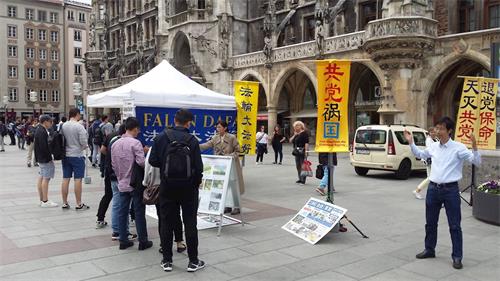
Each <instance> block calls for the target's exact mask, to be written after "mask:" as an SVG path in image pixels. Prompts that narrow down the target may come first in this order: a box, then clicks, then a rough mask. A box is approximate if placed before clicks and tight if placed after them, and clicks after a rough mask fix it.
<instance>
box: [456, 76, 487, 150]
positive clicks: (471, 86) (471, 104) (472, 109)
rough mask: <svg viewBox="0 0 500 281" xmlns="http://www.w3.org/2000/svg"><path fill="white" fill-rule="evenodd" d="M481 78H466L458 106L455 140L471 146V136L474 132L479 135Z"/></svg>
mask: <svg viewBox="0 0 500 281" xmlns="http://www.w3.org/2000/svg"><path fill="white" fill-rule="evenodd" d="M480 80H481V78H479V77H477V78H475V77H466V78H464V85H463V88H462V96H461V97H460V105H459V108H458V115H457V126H456V130H455V141H458V142H461V143H463V144H465V145H466V146H467V147H469V148H471V146H472V142H471V140H470V137H471V135H472V134H474V135H475V136H477V131H478V125H479V123H478V122H477V121H478V118H479V99H480V86H479V84H480ZM476 139H477V138H476Z"/></svg>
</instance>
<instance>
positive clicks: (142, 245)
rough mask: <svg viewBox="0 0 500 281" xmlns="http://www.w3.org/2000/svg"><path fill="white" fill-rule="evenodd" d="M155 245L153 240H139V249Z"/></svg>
mask: <svg viewBox="0 0 500 281" xmlns="http://www.w3.org/2000/svg"><path fill="white" fill-rule="evenodd" d="M151 247H153V241H146V242H139V251H143V250H146V249H149V248H151Z"/></svg>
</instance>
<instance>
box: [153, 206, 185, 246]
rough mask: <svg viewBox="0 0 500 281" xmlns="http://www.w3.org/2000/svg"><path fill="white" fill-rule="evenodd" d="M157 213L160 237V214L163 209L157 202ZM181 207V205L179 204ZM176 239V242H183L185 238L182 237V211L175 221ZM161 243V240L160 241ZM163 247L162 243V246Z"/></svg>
mask: <svg viewBox="0 0 500 281" xmlns="http://www.w3.org/2000/svg"><path fill="white" fill-rule="evenodd" d="M155 206H156V215H157V216H158V234H160V237H161V216H160V213H161V212H160V209H161V206H160V204H156V205H155ZM179 208H180V206H179ZM174 239H175V240H174V241H175V242H182V241H184V239H183V238H182V220H181V216H180V213H179V216H178V217H177V220H176V222H175V226H174ZM160 243H161V241H160ZM161 247H162V245H161V244H160V248H161Z"/></svg>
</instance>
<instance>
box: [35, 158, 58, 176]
mask: <svg viewBox="0 0 500 281" xmlns="http://www.w3.org/2000/svg"><path fill="white" fill-rule="evenodd" d="M38 166H40V172H39V174H40V177H42V178H44V179H53V178H54V173H55V170H56V166H55V165H54V162H53V161H50V162H49V163H38Z"/></svg>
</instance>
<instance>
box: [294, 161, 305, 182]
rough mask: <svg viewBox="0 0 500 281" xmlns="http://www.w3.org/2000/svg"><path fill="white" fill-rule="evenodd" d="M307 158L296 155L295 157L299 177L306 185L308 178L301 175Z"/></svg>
mask: <svg viewBox="0 0 500 281" xmlns="http://www.w3.org/2000/svg"><path fill="white" fill-rule="evenodd" d="M304 160H305V156H304V155H296V156H295V167H296V168H297V174H298V176H299V181H301V182H302V183H306V177H302V176H301V175H300V173H301V172H302V164H303V163H304Z"/></svg>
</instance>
